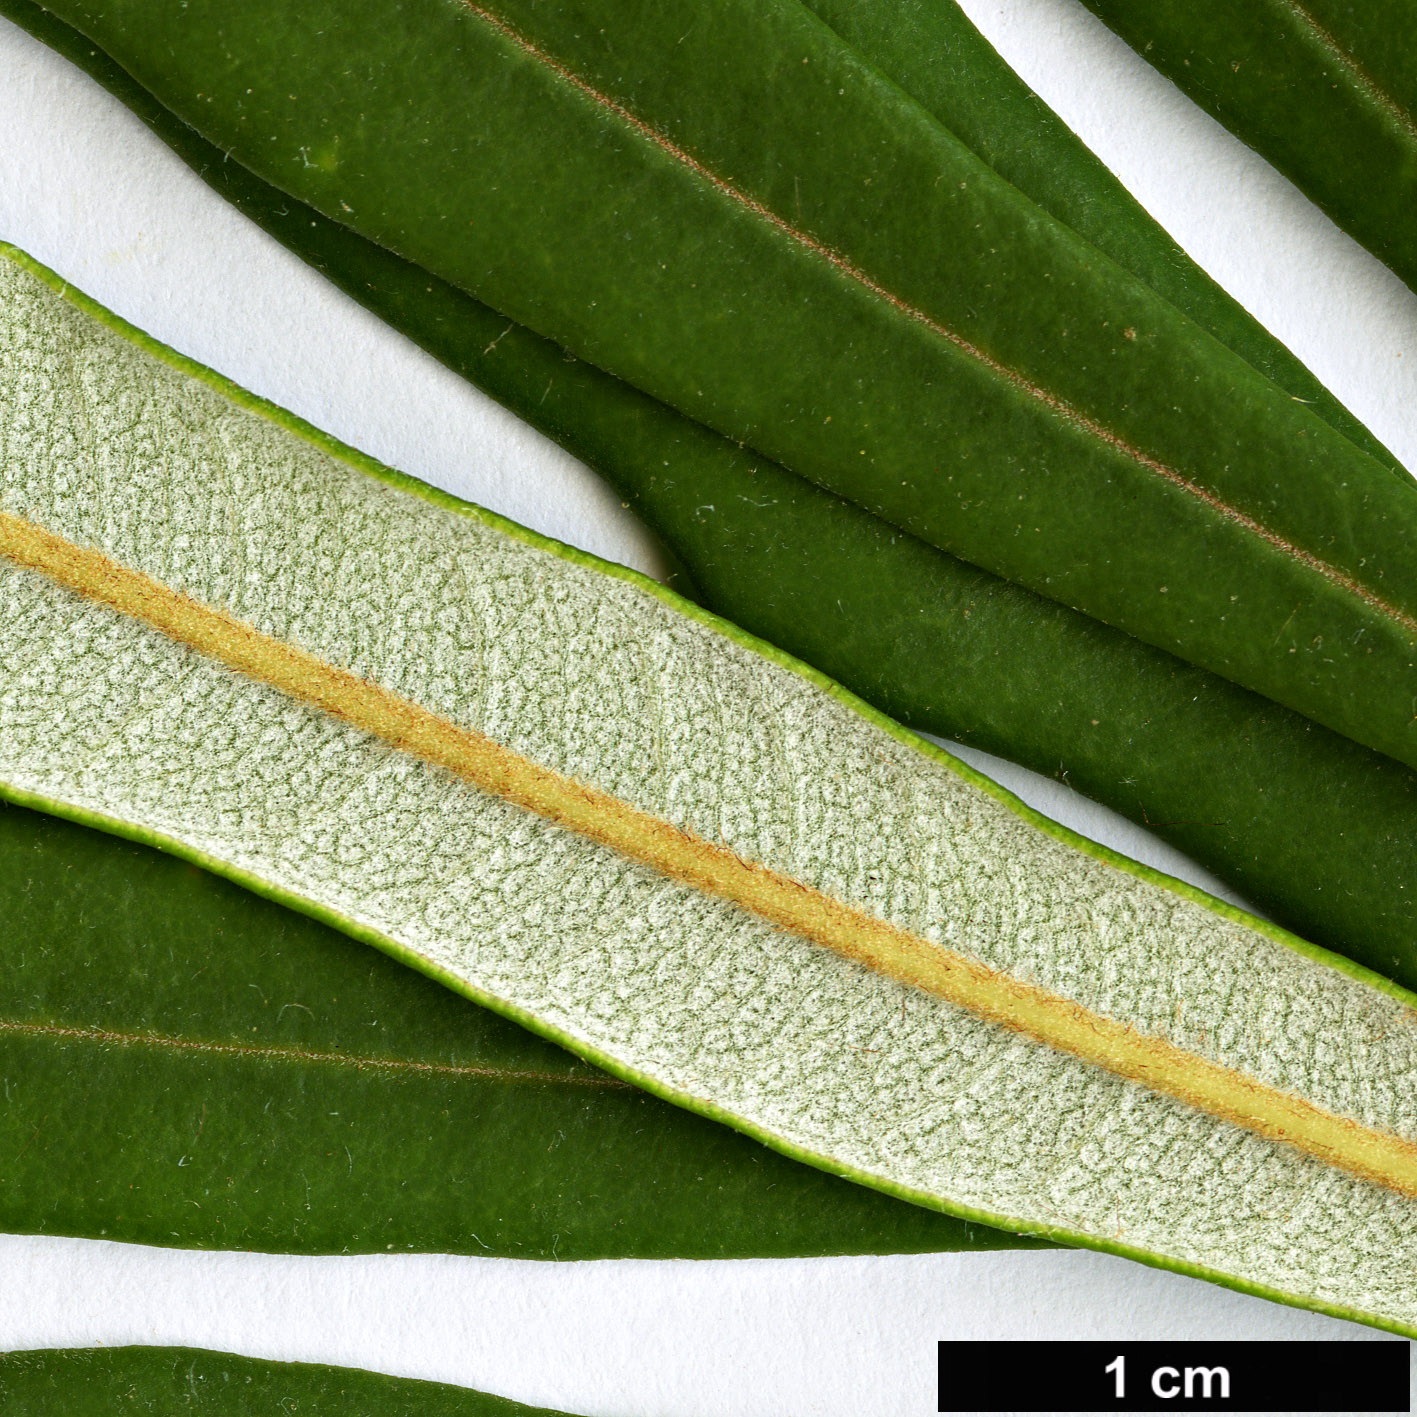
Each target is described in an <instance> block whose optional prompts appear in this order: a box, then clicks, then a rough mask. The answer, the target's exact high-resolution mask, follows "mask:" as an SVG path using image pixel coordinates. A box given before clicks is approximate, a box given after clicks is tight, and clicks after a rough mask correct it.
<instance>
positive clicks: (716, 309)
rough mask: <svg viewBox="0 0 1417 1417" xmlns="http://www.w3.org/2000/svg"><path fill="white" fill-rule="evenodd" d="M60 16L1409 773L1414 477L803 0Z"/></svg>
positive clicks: (720, 411)
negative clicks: (1066, 211) (1258, 361)
mask: <svg viewBox="0 0 1417 1417" xmlns="http://www.w3.org/2000/svg"><path fill="white" fill-rule="evenodd" d="M48 8H50V9H51V10H52V11H53V12H54V13H55V14H57V15H59V16H60V17H61V18H64V19H66V20H68V21H70V22H72V23H74V24H75V25H76V26H78V27H79V28H80V29H82V30H83V31H84V32H85V33H86V34H88V35H90V36H91V37H92V38H93V39H94V40H95V41H96V42H97V43H98V44H99V45H100V46H101V47H102V48H103V49H105V50H107V51H108V52H109V53H110V54H112V55H113V56H114V57H115V58H116V59H117V60H119V62H121V63H122V64H123V66H124V67H125V68H127V69H128V70H129V71H130V72H131V73H132V74H133V75H134V77H135V78H136V79H137V80H138V81H139V82H140V83H142V84H143V85H144V86H145V87H146V88H148V89H149V90H150V91H151V92H153V93H154V94H156V96H157V97H158V98H159V99H160V100H161V101H162V102H163V103H164V104H166V105H167V106H168V107H169V108H171V109H172V110H173V111H174V112H176V113H177V114H179V115H180V116H182V117H183V118H185V119H187V120H188V121H190V122H192V123H193V124H194V125H195V126H197V127H198V128H199V130H200V131H202V132H203V133H205V134H206V135H207V136H209V137H211V138H212V139H214V140H215V141H216V142H217V143H218V144H219V145H220V146H221V147H222V148H223V149H224V150H228V151H230V152H232V153H234V154H235V155H236V156H237V157H238V159H239V160H241V161H243V162H244V163H246V164H248V165H249V166H250V167H251V168H252V170H253V171H255V172H257V173H258V174H260V175H262V176H263V177H266V178H267V179H269V180H271V181H273V182H274V183H275V184H276V185H277V186H279V187H281V188H283V189H284V190H288V191H290V192H291V193H293V194H294V195H297V196H300V197H301V198H303V199H305V200H307V201H309V202H310V203H311V204H312V205H314V206H315V207H317V208H318V209H320V210H322V211H324V212H325V213H326V214H327V215H330V216H333V217H335V218H336V219H338V220H343V221H346V222H347V223H348V224H349V225H350V226H352V227H354V228H355V229H356V230H359V231H361V232H363V233H364V234H366V235H368V236H370V237H372V238H373V239H374V240H376V241H377V242H379V243H380V244H382V245H386V246H388V247H390V248H391V249H394V250H396V251H398V252H400V253H401V254H404V255H406V256H408V257H410V258H411V259H413V260H415V261H416V262H417V263H418V264H420V265H423V266H424V267H426V268H427V269H429V270H431V271H433V272H435V273H437V274H439V275H442V276H444V277H445V278H447V279H449V280H450V281H451V282H452V283H453V284H455V285H458V286H460V287H461V288H463V289H465V290H467V291H469V292H471V293H473V294H475V295H477V296H479V298H482V299H485V300H486V301H487V302H488V303H490V304H491V305H492V306H494V307H495V308H498V309H500V310H502V311H504V312H505V313H506V314H508V315H509V316H511V317H512V318H514V319H516V320H518V321H520V322H521V323H524V324H526V325H527V326H528V327H530V328H532V329H534V330H536V331H538V332H539V333H541V334H543V335H546V336H548V337H551V338H553V339H555V340H556V341H558V342H559V343H561V344H562V345H563V346H564V347H565V348H567V349H569V350H571V351H572V352H574V353H576V354H578V355H581V356H583V357H585V358H587V359H588V360H590V361H591V362H592V363H594V364H597V365H599V366H601V367H604V368H606V369H608V370H609V371H611V372H612V373H615V374H618V375H620V376H622V377H624V378H626V379H627V380H629V381H630V382H631V383H633V384H634V385H636V386H637V387H639V388H641V389H643V390H645V391H646V392H648V393H651V394H653V395H654V396H656V397H658V398H660V399H661V400H663V401H665V402H667V403H669V404H670V405H672V406H674V407H676V408H678V409H679V410H680V411H682V412H684V413H687V414H689V415H690V416H692V417H694V418H696V419H697V420H699V421H701V422H704V423H706V424H708V425H709V426H711V427H714V428H716V429H717V430H718V431H719V432H721V433H723V434H725V435H727V436H729V437H731V438H735V439H738V440H741V441H743V442H745V443H746V444H748V445H749V446H751V447H753V448H755V449H757V450H758V451H759V452H761V453H763V454H765V455H767V456H769V457H773V458H775V459H777V460H778V461H780V462H783V463H784V464H786V465H787V466H789V467H791V468H792V469H793V470H794V471H796V472H798V473H801V474H803V475H805V476H807V477H809V478H811V479H812V480H814V481H815V482H817V483H819V484H820V485H822V486H825V487H827V488H829V489H831V490H833V491H836V492H838V493H840V494H841V495H843V496H845V497H847V498H848V499H850V500H852V501H855V502H857V503H858V504H860V505H862V506H864V507H866V508H867V509H869V510H872V511H874V512H876V513H878V514H879V515H881V516H883V517H885V518H886V519H888V520H889V521H890V522H892V523H893V524H894V525H896V526H898V527H900V528H902V529H903V530H906V531H909V532H911V533H913V534H915V535H918V536H920V537H921V538H923V539H925V540H927V541H930V542H931V543H932V544H935V545H937V546H939V547H941V548H942V549H945V550H949V551H951V552H954V553H956V554H958V555H961V556H962V557H964V558H965V559H966V560H968V561H970V562H971V563H973V564H976V565H978V566H980V567H982V568H984V569H987V570H990V571H993V572H995V573H997V574H1000V575H1002V576H1004V577H1006V578H1008V579H1010V580H1013V581H1016V582H1019V583H1021V584H1024V585H1027V586H1029V587H1030V588H1031V589H1033V590H1035V591H1038V592H1039V593H1041V594H1043V595H1045V596H1047V597H1049V598H1052V599H1054V600H1057V601H1059V602H1061V603H1063V604H1066V605H1070V606H1073V607H1075V608H1079V609H1082V610H1084V611H1086V612H1087V613H1088V614H1090V615H1091V616H1093V617H1094V618H1096V619H1100V620H1102V621H1105V622H1107V623H1110V624H1114V625H1117V626H1119V627H1121V628H1123V629H1126V630H1128V631H1129V632H1131V633H1133V634H1135V635H1136V636H1137V637H1139V638H1141V639H1143V640H1145V641H1147V642H1148V643H1151V644H1153V645H1156V646H1158V647H1160V648H1163V649H1166V650H1169V651H1173V652H1176V653H1179V654H1180V655H1181V656H1182V657H1184V658H1185V659H1187V660H1188V661H1190V662H1193V663H1196V664H1199V665H1201V666H1203V667H1206V668H1209V669H1211V670H1213V671H1215V672H1217V673H1220V674H1222V675H1224V676H1225V677H1228V678H1232V679H1234V680H1235V681H1237V682H1239V683H1241V684H1244V685H1245V686H1247V687H1249V688H1251V689H1253V690H1256V691H1258V692H1261V693H1263V694H1265V695H1266V696H1268V697H1270V698H1273V699H1276V700H1277V701H1279V702H1281V703H1284V704H1287V705H1288V706H1289V707H1291V708H1294V709H1296V710H1298V711H1300V712H1303V713H1304V714H1306V715H1307V716H1309V717H1311V718H1313V719H1315V720H1317V721H1319V722H1322V723H1324V724H1326V725H1327V726H1329V727H1330V728H1333V729H1335V730H1336V731H1338V732H1340V733H1342V734H1344V735H1346V736H1349V737H1352V738H1354V739H1355V740H1357V741H1359V742H1362V743H1364V744H1366V745H1367V746H1369V747H1373V748H1377V749H1379V750H1380V751H1383V752H1385V753H1388V754H1390V755H1392V756H1394V757H1396V758H1398V759H1399V760H1401V761H1405V762H1407V763H1409V764H1411V763H1413V762H1414V761H1417V723H1414V720H1413V719H1412V716H1411V713H1410V708H1409V705H1410V701H1411V699H1412V696H1413V689H1414V679H1417V670H1414V668H1413V665H1414V662H1415V661H1414V654H1417V650H1414V646H1417V572H1414V571H1413V569H1412V565H1411V557H1410V555H1409V554H1408V548H1409V546H1410V543H1411V539H1412V534H1413V529H1414V519H1417V492H1414V490H1413V489H1412V488H1411V487H1410V486H1409V485H1407V484H1406V483H1404V482H1403V481H1402V480H1400V479H1398V478H1394V477H1393V476H1392V475H1391V473H1390V471H1389V470H1388V469H1386V468H1384V467H1381V466H1379V465H1378V464H1377V463H1376V462H1374V461H1373V460H1371V459H1369V458H1367V457H1365V456H1364V455H1362V454H1361V453H1359V452H1358V451H1357V450H1356V449H1355V447H1354V445H1353V444H1352V443H1351V442H1349V441H1348V440H1347V439H1345V438H1343V437H1341V436H1340V435H1338V434H1337V433H1336V432H1335V431H1334V430H1333V429H1332V428H1331V427H1330V426H1329V425H1327V424H1326V423H1324V422H1323V420H1321V419H1319V418H1317V417H1315V416H1314V415H1313V414H1311V413H1310V412H1309V411H1308V410H1306V409H1305V408H1303V407H1302V406H1301V405H1299V404H1297V403H1295V402H1294V401H1293V400H1292V399H1290V398H1287V397H1284V396H1282V395H1280V394H1278V393H1277V391H1276V390H1275V389H1274V387H1273V386H1272V385H1271V384H1269V383H1268V382H1267V381H1266V380H1265V379H1264V378H1263V377H1261V376H1260V375H1259V374H1258V373H1257V371H1256V370H1254V369H1253V368H1252V367H1251V366H1250V365H1248V364H1246V363H1244V361H1243V360H1241V359H1239V358H1238V356H1235V355H1233V354H1232V353H1230V352H1229V351H1227V350H1226V349H1225V348H1223V347H1222V346H1220V345H1218V344H1217V343H1216V342H1215V341H1214V339H1212V338H1211V337H1210V336H1209V335H1208V334H1206V333H1205V332H1204V331H1203V330H1202V329H1200V328H1199V327H1197V326H1196V325H1194V324H1193V323H1191V322H1190V321H1188V320H1187V319H1185V318H1184V317H1182V316H1181V315H1180V314H1179V313H1178V312H1177V310H1176V309H1175V307H1174V306H1172V305H1170V304H1169V303H1167V302H1166V301H1165V300H1163V299H1162V298H1161V297H1160V296H1159V295H1157V294H1156V293H1155V292H1154V291H1153V290H1151V289H1150V288H1149V287H1147V286H1145V285H1143V284H1141V283H1140V282H1138V281H1136V280H1135V279H1134V278H1132V277H1130V276H1128V275H1127V274H1126V273H1124V272H1122V271H1121V270H1120V269H1119V268H1118V267H1116V266H1115V265H1114V264H1113V263H1112V262H1110V261H1108V260H1107V259H1105V258H1102V257H1100V256H1099V255H1098V252H1097V249H1096V248H1095V247H1093V246H1091V245H1089V244H1086V243H1083V242H1081V241H1080V240H1079V239H1078V238H1077V236H1076V234H1075V233H1073V232H1072V231H1070V230H1069V229H1068V228H1066V227H1063V226H1061V225H1059V224H1058V223H1057V222H1055V221H1053V220H1052V219H1050V218H1049V217H1048V216H1047V215H1046V214H1045V213H1044V212H1042V211H1041V210H1040V209H1039V208H1038V207H1037V206H1035V205H1034V204H1033V203H1032V202H1030V201H1029V200H1027V199H1026V198H1024V197H1023V196H1022V195H1021V194H1020V193H1019V192H1018V190H1017V189H1016V188H1013V187H1011V186H1009V185H1008V184H1006V183H1004V182H1003V181H1002V180H1001V179H1000V178H999V177H998V176H997V175H996V174H995V173H994V172H993V171H992V170H991V169H990V168H988V167H987V166H986V165H984V164H983V163H982V162H980V161H979V159H978V158H977V157H976V156H975V155H974V154H973V153H971V152H970V151H969V150H968V148H967V147H966V146H965V145H964V144H962V143H960V142H959V141H958V140H957V139H955V138H954V136H953V135H952V134H950V133H949V132H948V131H946V130H945V129H944V128H942V127H941V126H940V125H939V123H938V122H936V121H935V119H934V118H933V117H932V116H931V115H930V114H929V113H928V112H926V111H925V110H924V109H922V108H921V107H920V106H919V105H918V104H916V103H915V102H914V101H913V100H912V99H910V98H908V97H907V96H906V95H905V94H904V93H903V92H902V91H901V90H900V89H899V88H897V87H896V86H895V85H893V84H891V83H889V82H888V81H886V80H885V79H883V78H882V76H881V75H880V74H879V73H878V72H877V71H876V70H875V69H873V68H871V67H870V66H869V65H867V64H865V63H864V62H863V61H862V60H861V58H860V57H859V55H858V54H857V53H856V51H855V50H853V49H851V48H849V47H848V46H846V45H845V44H843V43H842V42H841V40H840V39H839V38H838V37H837V36H836V34H835V33H834V32H833V31H831V30H830V29H828V28H827V27H826V26H824V25H823V24H822V23H821V21H820V20H818V19H817V17H816V16H815V15H813V14H811V13H810V12H808V11H806V10H805V9H803V8H802V7H801V6H799V5H797V4H795V3H792V2H791V0H777V3H774V4H769V5H762V4H750V3H747V0H724V3H721V4H718V5H715V6H713V7H711V8H705V7H703V6H700V5H697V4H692V3H689V0H684V3H682V4H675V5H668V6H665V5H654V6H642V5H616V6H614V7H609V6H604V5H600V4H596V3H585V4H578V3H575V0H565V3H560V4H554V5H552V4H546V3H538V4H535V5H533V4H523V3H520V0H505V3H501V0H499V3H497V4H495V5H491V6H488V5H482V4H474V3H453V0H420V3H418V4H413V5H405V6H401V7H400V8H399V9H398V11H397V13H396V14H395V13H390V12H387V11H386V9H385V8H384V7H381V6H379V5H376V4H372V3H371V5H370V6H369V7H368V8H367V9H366V8H364V7H361V6H358V5H355V6H350V5H347V4H340V5H335V4H333V3H330V4H328V5H313V6H309V5H307V6H302V7H301V8H300V9H299V11H290V10H288V9H284V8H281V7H277V6H263V5H250V6H244V7H242V9H241V10H240V11H239V12H235V13H233V12H230V11H229V10H228V9H227V8H226V7H224V6H221V5H217V4H213V3H209V0H208V3H198V2H197V0H192V3H183V4H180V5H179V4H178V3H176V0H143V3H132V4H126V5H124V6H121V7H113V6H95V5H92V4H90V3H88V0H55V3H54V4H52V5H51V6H49V7H48ZM745 113H751V114H752V115H753V121H752V122H751V123H745V122H743V121H741V115H743V114H745ZM765 135H766V136H765Z"/></svg>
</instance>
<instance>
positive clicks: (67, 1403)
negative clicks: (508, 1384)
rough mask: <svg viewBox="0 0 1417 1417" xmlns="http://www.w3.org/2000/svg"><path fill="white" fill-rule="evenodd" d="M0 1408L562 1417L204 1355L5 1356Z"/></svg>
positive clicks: (298, 1367) (356, 1376)
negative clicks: (0, 1405)
mask: <svg viewBox="0 0 1417 1417" xmlns="http://www.w3.org/2000/svg"><path fill="white" fill-rule="evenodd" d="M0 1402H3V1404H4V1409H5V1412H6V1413H7V1414H8V1417H58V1414H59V1413H64V1414H65V1417H70V1414H72V1417H127V1415H128V1414H132V1417H138V1414H141V1417H179V1414H182V1415H183V1417H185V1414H200V1417H270V1414H272V1413H287V1412H291V1413H294V1412H298V1413H301V1414H302V1417H354V1414H359V1417H364V1414H368V1417H384V1414H387V1415H388V1417H414V1414H416V1417H565V1414H557V1413H554V1412H552V1411H551V1410H550V1409H549V1408H543V1407H527V1406H526V1405H525V1404H523V1403H520V1402H511V1401H509V1400H508V1399H507V1398H505V1397H494V1396H493V1395H492V1394H490V1393H484V1392H473V1391H472V1390H471V1389H469V1388H458V1387H450V1386H449V1385H447V1384H446V1383H426V1382H418V1381H416V1380H414V1379H412V1378H393V1377H388V1376H386V1375H385V1374H383V1373H366V1372H363V1371H361V1370H359V1369H355V1368H331V1367H325V1366H322V1365H319V1364H315V1363H272V1362H268V1361H265V1360H263V1359H260V1358H245V1357H241V1356H240V1355H238V1354H235V1353H213V1352H209V1351H207V1350H205V1349H200V1348H68V1349H64V1348H56V1349H40V1350H35V1351H33V1352H27V1353H0Z"/></svg>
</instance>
